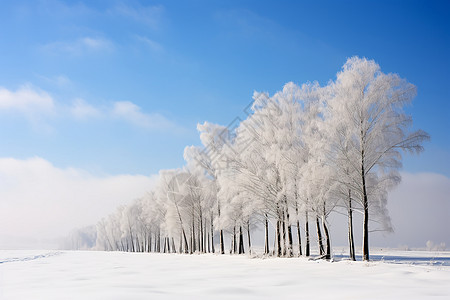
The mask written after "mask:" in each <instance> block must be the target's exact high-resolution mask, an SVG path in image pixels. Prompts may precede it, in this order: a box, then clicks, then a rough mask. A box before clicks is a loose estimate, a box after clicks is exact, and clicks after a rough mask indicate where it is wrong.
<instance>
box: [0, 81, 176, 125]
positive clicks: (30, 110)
mask: <svg viewBox="0 0 450 300" xmlns="http://www.w3.org/2000/svg"><path fill="white" fill-rule="evenodd" d="M58 78H59V77H57V78H56V79H58ZM60 80H61V81H63V82H64V81H65V77H61V78H60ZM2 111H4V112H14V111H15V112H18V113H20V114H23V115H24V116H25V117H26V118H27V119H28V120H29V121H31V123H32V124H33V125H34V126H35V127H36V125H38V126H37V128H39V129H40V130H43V129H44V130H45V131H48V132H52V131H53V130H54V129H53V128H52V126H51V122H50V123H48V121H49V119H48V117H49V116H53V117H54V116H58V117H67V116H69V117H72V118H74V119H76V120H90V119H92V118H98V117H102V118H104V120H107V121H108V120H109V121H114V120H122V121H126V122H127V123H129V124H131V125H133V126H137V127H140V128H144V129H147V130H167V129H171V130H173V129H177V130H180V129H181V128H180V127H178V126H177V125H176V124H175V123H173V122H171V121H170V120H168V119H167V118H166V117H164V116H163V115H161V114H158V113H145V112H143V111H142V110H141V108H140V107H139V106H137V105H136V104H134V103H133V102H130V101H118V102H111V103H110V104H109V105H104V106H95V105H92V104H90V103H89V102H87V101H85V100H84V99H81V98H77V99H75V100H73V101H72V103H71V104H70V105H67V104H63V103H58V102H57V101H55V100H54V99H53V98H52V96H50V94H48V93H47V92H45V91H42V90H40V89H37V88H34V87H32V86H30V85H24V86H22V87H20V88H19V89H18V90H17V91H11V90H8V89H6V88H2V87H0V112H2Z"/></svg>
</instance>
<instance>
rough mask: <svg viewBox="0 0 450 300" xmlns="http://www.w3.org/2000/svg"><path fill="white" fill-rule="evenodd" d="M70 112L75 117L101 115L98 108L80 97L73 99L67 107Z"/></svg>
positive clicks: (83, 117)
mask: <svg viewBox="0 0 450 300" xmlns="http://www.w3.org/2000/svg"><path fill="white" fill-rule="evenodd" d="M69 111H70V114H71V115H72V116H74V117H75V118H76V119H88V118H92V117H99V116H101V115H102V112H101V110H100V109H98V108H96V107H94V106H93V105H90V104H89V103H87V102H86V101H84V100H83V99H81V98H78V99H75V100H74V101H73V102H72V105H71V106H70V108H69Z"/></svg>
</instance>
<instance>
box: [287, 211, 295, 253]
mask: <svg viewBox="0 0 450 300" xmlns="http://www.w3.org/2000/svg"><path fill="white" fill-rule="evenodd" d="M286 223H287V236H288V256H289V257H292V256H293V255H294V254H293V253H292V228H291V221H290V220H289V209H288V207H287V205H286Z"/></svg>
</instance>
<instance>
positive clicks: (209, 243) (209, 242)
mask: <svg viewBox="0 0 450 300" xmlns="http://www.w3.org/2000/svg"><path fill="white" fill-rule="evenodd" d="M206 238H207V239H208V241H207V242H208V253H211V239H210V237H209V231H208V233H207V237H206Z"/></svg>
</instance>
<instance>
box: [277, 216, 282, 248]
mask: <svg viewBox="0 0 450 300" xmlns="http://www.w3.org/2000/svg"><path fill="white" fill-rule="evenodd" d="M280 223H281V221H280V220H277V256H278V257H280V256H281V232H280V225H281V224H280Z"/></svg>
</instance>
